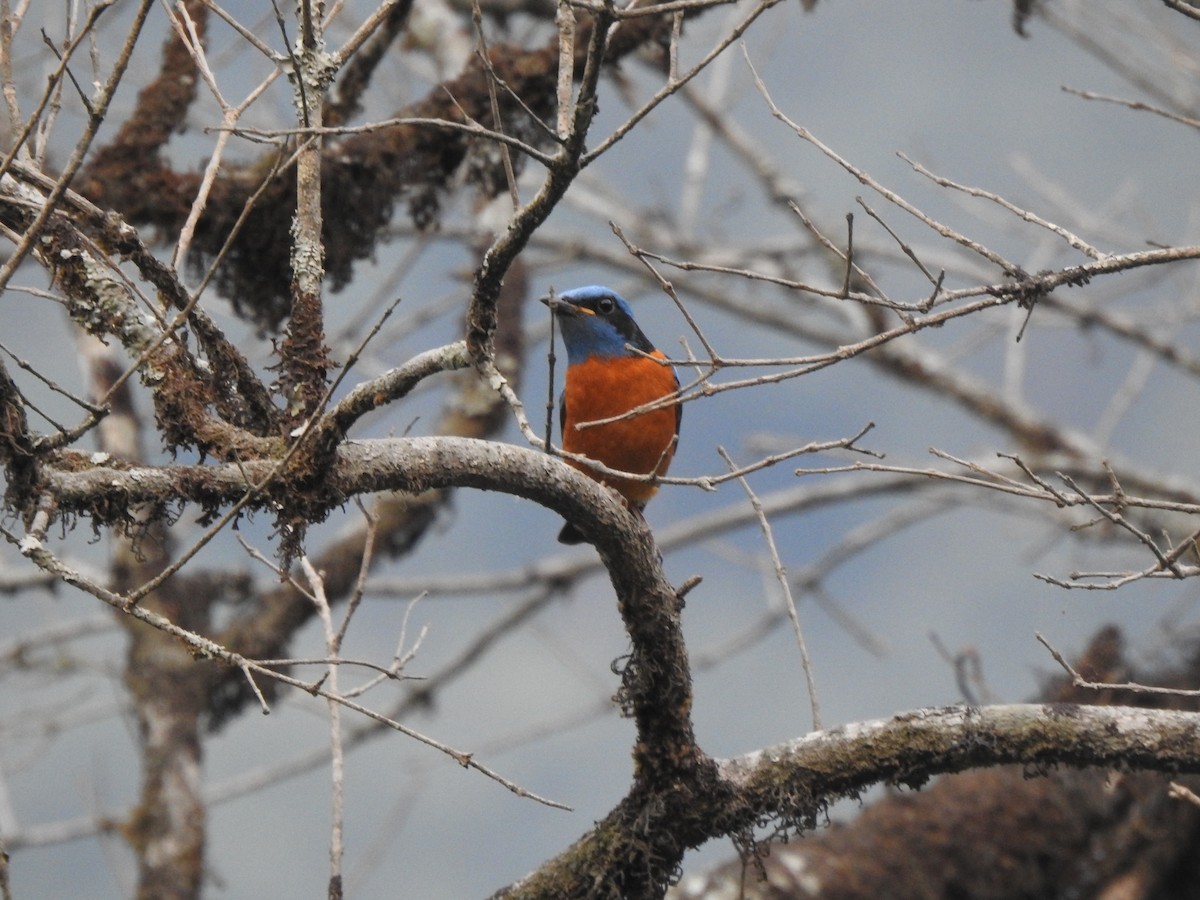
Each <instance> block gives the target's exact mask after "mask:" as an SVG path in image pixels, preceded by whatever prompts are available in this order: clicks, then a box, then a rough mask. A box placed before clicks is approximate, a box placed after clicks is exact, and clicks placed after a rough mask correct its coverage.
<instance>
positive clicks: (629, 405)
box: [562, 353, 679, 509]
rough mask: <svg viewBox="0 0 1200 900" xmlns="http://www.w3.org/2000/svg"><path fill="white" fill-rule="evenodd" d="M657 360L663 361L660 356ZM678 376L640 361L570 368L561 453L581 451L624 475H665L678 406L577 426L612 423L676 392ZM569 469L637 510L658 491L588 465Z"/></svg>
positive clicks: (588, 363) (593, 361)
mask: <svg viewBox="0 0 1200 900" xmlns="http://www.w3.org/2000/svg"><path fill="white" fill-rule="evenodd" d="M655 355H656V356H658V357H659V358H663V357H662V354H661V353H656V354H655ZM676 388H677V383H676V381H675V373H674V372H673V371H672V370H671V368H670V367H669V366H660V365H658V364H657V363H654V362H651V361H650V360H648V359H643V358H641V357H634V356H628V357H619V358H617V359H598V358H597V357H592V358H590V359H588V360H587V361H586V362H583V363H577V364H575V365H573V366H571V367H570V368H569V369H567V383H566V390H565V391H564V393H563V407H564V410H563V422H562V434H563V449H564V450H566V451H567V452H569V453H580V454H582V455H584V456H587V457H589V458H590V459H594V460H596V461H597V462H601V463H603V464H604V465H606V466H608V467H609V468H610V469H619V470H621V471H622V472H632V473H634V474H637V475H648V474H650V473H651V472H653V473H655V474H657V475H665V474H666V472H667V467H668V466H670V464H671V457H672V456H674V454H675V435H676V433H677V430H678V423H679V419H678V407H676V406H667V407H664V408H662V409H656V410H652V411H650V412H646V413H641V414H640V415H637V416H633V417H631V418H628V419H621V420H620V421H618V422H610V423H608V424H606V425H596V426H593V427H591V428H582V429H579V428H576V427H575V426H576V425H578V424H580V423H582V422H594V421H596V420H598V419H608V418H611V417H613V416H619V415H622V414H623V413H627V412H629V411H630V410H631V409H636V408H637V407H639V406H642V405H643V404H646V403H651V402H653V401H655V400H658V399H660V398H662V397H667V396H670V395H671V394H674V393H675V391H676ZM571 465H573V466H575V468H577V469H579V470H580V471H581V472H583V473H585V474H586V475H590V476H591V477H592V478H595V479H596V480H597V481H599V482H601V483H602V484H607V485H609V486H611V487H612V488H614V489H616V490H617V491H619V492H620V493H621V494H622V495H623V496H624V497H625V498H626V499H627V500H629V501H630V502H631V503H633V504H634V505H635V506H637V507H638V508H639V509H640V508H641V507H643V506H645V504H646V501H647V500H649V499H650V498H651V497H652V496H654V492H655V491H656V490H657V488H656V487H654V486H653V485H652V484H650V483H649V482H646V481H630V480H629V479H626V478H617V477H614V476H610V475H602V474H600V473H598V472H594V471H592V470H591V469H589V468H588V467H587V466H586V465H580V464H577V463H574V462H572V463H571Z"/></svg>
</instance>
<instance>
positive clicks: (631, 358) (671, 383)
mask: <svg viewBox="0 0 1200 900" xmlns="http://www.w3.org/2000/svg"><path fill="white" fill-rule="evenodd" d="M542 302H543V303H545V304H546V305H547V306H549V307H550V309H551V311H552V312H553V314H554V318H555V321H557V322H558V324H559V327H560V328H561V330H562V336H563V343H564V344H565V345H566V348H567V373H566V381H565V385H564V388H563V392H562V397H561V399H560V401H559V422H560V427H561V429H562V445H563V449H564V450H565V451H567V452H568V453H576V454H580V455H582V456H586V457H588V458H589V459H594V460H596V462H599V463H602V464H604V465H605V466H607V467H608V468H610V469H616V470H618V471H621V472H630V473H633V474H635V475H649V474H654V475H656V476H662V475H665V474H666V473H667V468H668V467H669V466H670V465H671V459H672V457H673V456H674V455H675V447H676V444H677V443H678V439H679V425H680V422H681V421H682V419H683V407H682V406H681V405H680V404H679V403H675V404H673V405H670V406H662V407H659V408H658V409H653V410H649V411H647V412H643V413H639V414H638V415H636V416H632V417H630V418H625V419H619V420H618V421H615V422H608V423H606V424H604V425H596V426H593V427H591V428H579V427H577V426H579V425H580V424H582V423H586V422H595V421H598V420H601V419H610V418H613V417H616V416H622V415H624V414H625V413H628V412H629V411H630V410H633V409H637V408H638V407H639V406H644V405H645V404H648V403H653V402H654V401H656V400H661V399H663V398H666V397H672V396H677V395H678V393H679V378H678V376H676V374H675V370H674V369H672V368H671V367H670V366H669V365H665V364H663V363H660V362H656V361H655V360H665V359H666V358H667V357H666V355H665V354H664V353H663V352H662V351H661V350H658V349H657V348H656V347H655V346H654V344H652V343H651V342H650V340H649V338H647V337H646V335H645V334H643V333H642V330H641V329H640V328H639V327H638V325H637V323H636V322H635V321H634V320H633V310H632V309H630V307H629V304H628V303H627V302H626V300H625V298H624V297H622V296H621V295H620V294H618V293H617V292H616V291H614V290H612V289H610V288H606V287H601V286H600V285H588V286H586V287H578V288H572V289H571V290H569V291H563V292H562V293H560V294H558V295H557V296H554V295H553V294H552V295H551V296H549V297H544V298H542ZM567 462H568V463H569V464H570V465H572V466H574V467H575V468H576V469H578V470H579V471H580V472H583V473H584V474H585V475H588V476H590V477H592V478H594V479H595V480H596V481H598V482H600V483H601V484H603V485H607V486H608V487H610V488H612V489H613V490H615V491H616V492H617V493H619V494H620V495H621V496H622V497H623V498H624V499H625V502H626V504H627V505H628V506H629V507H631V508H632V509H634V510H635V511H636V512H637V513H638V514H639V515H640V514H641V512H642V510H643V509H644V508H645V506H646V503H647V502H648V501H649V500H650V498H651V497H653V496H654V494H655V493H656V492H657V491H658V488H657V486H656V485H655V484H654V483H653V482H651V481H635V480H632V479H628V478H620V477H617V476H615V475H608V474H605V473H601V472H597V471H596V470H595V469H592V468H590V467H588V465H587V464H586V463H580V462H576V461H575V460H567ZM558 540H559V542H560V543H563V544H581V543H583V542H584V541H585V538H584V536H583V535H582V534H581V533H580V532H579V530H578V529H576V528H575V526H574V525H572V524H571V523H570V522H567V523H566V524H565V525H564V526H563V528H562V531H561V532H559V535H558Z"/></svg>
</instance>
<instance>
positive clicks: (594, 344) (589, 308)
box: [542, 285, 654, 365]
mask: <svg viewBox="0 0 1200 900" xmlns="http://www.w3.org/2000/svg"><path fill="white" fill-rule="evenodd" d="M542 302H543V303H545V304H546V305H547V306H549V307H550V308H551V309H552V310H553V311H554V317H555V318H556V319H557V320H558V324H559V327H560V328H561V329H562V335H563V343H565V344H566V345H567V363H568V364H569V365H574V364H576V363H581V362H583V361H584V360H586V359H588V358H590V357H593V356H600V357H611V356H630V355H632V354H631V353H630V351H629V349H628V347H627V346H626V345H629V346H632V347H636V348H637V349H638V350H641V351H642V352H644V353H649V352H651V351H652V350H653V349H654V345H653V344H651V343H650V341H649V340H648V339H647V338H646V336H645V335H644V334H642V330H641V329H640V328H638V326H637V323H636V322H634V321H633V310H632V309H630V308H629V304H628V303H626V302H625V298H624V297H622V296H621V295H620V294H618V293H617V292H616V291H614V290H611V289H610V288H606V287H600V286H599V285H588V286H587V287H578V288H572V289H571V290H569V291H563V292H562V293H561V294H559V295H558V296H557V297H554V298H553V299H552V298H549V297H547V298H544V299H543V300H542Z"/></svg>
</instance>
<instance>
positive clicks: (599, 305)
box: [596, 297, 617, 316]
mask: <svg viewBox="0 0 1200 900" xmlns="http://www.w3.org/2000/svg"><path fill="white" fill-rule="evenodd" d="M616 308H617V304H616V301H614V300H613V298H612V297H601V298H600V299H599V300H597V301H596V312H598V313H600V315H602V316H607V315H608V314H609V313H611V312H612V311H613V310H614V309H616Z"/></svg>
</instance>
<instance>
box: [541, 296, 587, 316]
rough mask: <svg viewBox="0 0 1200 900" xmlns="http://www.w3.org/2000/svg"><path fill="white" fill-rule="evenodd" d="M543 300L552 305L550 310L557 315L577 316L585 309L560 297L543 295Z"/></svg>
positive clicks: (549, 305)
mask: <svg viewBox="0 0 1200 900" xmlns="http://www.w3.org/2000/svg"><path fill="white" fill-rule="evenodd" d="M541 302H542V303H545V304H546V305H547V306H548V307H550V311H551V312H552V313H554V314H555V315H556V316H577V315H579V314H580V313H581V312H583V310H582V309H581V308H580V307H578V306H576V305H575V304H574V303H569V302H568V301H566V300H562V299H559V298H558V297H542V298H541Z"/></svg>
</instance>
